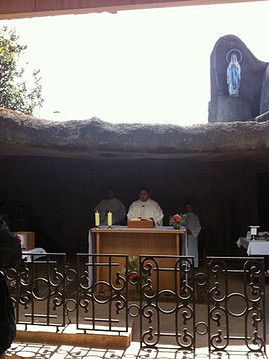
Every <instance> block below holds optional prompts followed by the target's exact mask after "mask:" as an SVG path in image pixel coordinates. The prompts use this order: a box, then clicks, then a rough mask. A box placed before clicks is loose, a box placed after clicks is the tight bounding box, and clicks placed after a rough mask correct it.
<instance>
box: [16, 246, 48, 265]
mask: <svg viewBox="0 0 269 359" xmlns="http://www.w3.org/2000/svg"><path fill="white" fill-rule="evenodd" d="M44 254H47V252H46V251H45V249H43V248H41V247H37V248H33V249H29V251H22V259H23V260H25V261H26V262H32V261H34V260H36V259H38V258H41V257H43V256H44ZM32 258H33V259H32Z"/></svg>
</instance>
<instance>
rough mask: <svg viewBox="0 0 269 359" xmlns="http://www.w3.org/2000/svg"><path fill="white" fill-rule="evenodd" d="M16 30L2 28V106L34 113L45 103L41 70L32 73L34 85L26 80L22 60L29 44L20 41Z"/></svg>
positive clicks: (0, 65)
mask: <svg viewBox="0 0 269 359" xmlns="http://www.w3.org/2000/svg"><path fill="white" fill-rule="evenodd" d="M18 39H19V37H18V36H17V34H16V30H14V29H12V30H9V29H8V28H7V27H6V26H4V27H3V28H2V29H1V30H0V107H5V108H8V109H12V110H17V111H20V112H23V113H25V114H28V115H33V112H34V109H35V108H37V107H39V108H40V107H41V106H42V103H43V101H44V100H43V98H42V86H41V84H40V80H41V77H40V70H34V71H33V74H32V84H31V85H32V86H31V88H29V83H27V82H26V80H25V75H26V72H25V69H24V68H23V67H21V65H20V60H21V59H22V56H23V54H24V51H25V50H26V49H27V46H25V45H20V44H19V43H18Z"/></svg>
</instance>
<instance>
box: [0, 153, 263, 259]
mask: <svg viewBox="0 0 269 359" xmlns="http://www.w3.org/2000/svg"><path fill="white" fill-rule="evenodd" d="M265 163H268V162H263V164H262V165H257V162H256V160H255V161H254V160H251V159H248V160H247V159H246V160H242V159H241V160H232V161H205V160H197V159H174V160H173V159H170V160H167V159H166V160H162V159H159V160H155V159H145V158H144V159H141V160H129V161H128V160H120V159H117V160H111V159H103V160H93V159H91V160H89V159H78V158H76V159H75V158H72V159H68V158H53V157H51V158H49V157H15V156H14V157H0V184H1V186H0V200H1V201H5V202H6V203H7V205H8V209H9V211H10V215H11V216H12V217H14V216H15V215H16V212H17V210H18V206H19V205H24V206H25V211H26V216H27V218H29V226H30V229H33V230H35V231H36V235H37V245H38V246H43V247H44V248H45V249H46V250H48V251H67V252H73V253H75V252H81V251H83V252H85V251H86V250H87V234H88V230H89V228H90V227H92V226H93V224H94V223H93V208H94V206H95V204H96V203H97V202H98V201H99V200H100V199H102V198H103V195H104V194H105V191H106V188H107V186H111V185H113V186H115V187H116V188H117V190H118V193H119V198H120V199H121V200H122V201H123V202H124V203H125V205H126V207H128V206H129V204H130V203H131V202H132V201H133V200H135V199H136V198H137V190H138V188H139V187H140V186H141V185H146V186H149V187H150V189H151V193H152V198H153V199H156V200H157V201H158V202H159V203H160V205H161V207H162V208H163V210H164V212H165V221H164V222H165V224H168V219H169V215H172V214H174V213H175V212H177V211H182V207H183V203H184V202H185V201H186V200H188V201H189V200H191V201H193V203H194V205H195V208H196V212H197V214H198V215H199V216H200V219H201V223H202V227H203V230H202V233H201V236H200V253H201V256H202V254H203V249H207V253H209V254H218V255H220V254H225V255H236V254H238V253H239V250H238V248H237V247H236V245H235V242H236V240H237V238H238V237H239V236H240V235H244V234H245V233H246V231H247V226H248V225H250V224H256V220H257V219H256V215H257V189H256V178H257V173H258V172H266V171H267V172H269V168H268V167H266V166H267V165H265ZM22 229H23V228H22ZM27 229H28V228H27Z"/></svg>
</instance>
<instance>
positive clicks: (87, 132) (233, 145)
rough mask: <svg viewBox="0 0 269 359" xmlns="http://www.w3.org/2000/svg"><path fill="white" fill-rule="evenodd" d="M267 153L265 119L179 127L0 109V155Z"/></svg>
mask: <svg viewBox="0 0 269 359" xmlns="http://www.w3.org/2000/svg"><path fill="white" fill-rule="evenodd" d="M268 154H269V121H265V122H258V121H248V122H228V123H210V124H209V123H208V124H201V125H194V126H186V127H183V126H177V125H174V124H173V125H172V124H165V125H162V124H156V125H152V124H150V125H149V124H139V123H133V124H127V123H125V124H112V123H108V122H104V121H102V120H100V119H98V118H96V117H94V118H91V119H89V120H80V121H63V122H58V121H57V122H56V121H48V120H43V119H38V118H34V117H31V116H27V115H23V114H20V113H17V112H15V111H10V110H5V109H2V110H1V111H0V155H1V156H48V157H66V158H69V157H70V158H89V159H98V158H99V159H106V160H109V159H111V160H117V159H142V158H143V159H147V158H149V159H199V160H229V159H238V158H252V157H257V156H258V157H260V158H262V157H264V158H267V157H268Z"/></svg>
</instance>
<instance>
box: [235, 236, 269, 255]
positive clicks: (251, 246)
mask: <svg viewBox="0 0 269 359" xmlns="http://www.w3.org/2000/svg"><path fill="white" fill-rule="evenodd" d="M236 244H237V246H238V247H243V248H245V249H246V250H247V254H248V256H268V255H269V241H262V240H256V241H253V240H249V239H246V238H245V237H239V238H238V240H237V242H236Z"/></svg>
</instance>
